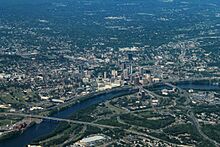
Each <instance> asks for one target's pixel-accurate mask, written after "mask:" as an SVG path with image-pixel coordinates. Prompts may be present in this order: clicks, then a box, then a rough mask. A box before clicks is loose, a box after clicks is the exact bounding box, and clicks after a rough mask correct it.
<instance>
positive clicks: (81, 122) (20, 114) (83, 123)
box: [0, 113, 118, 129]
mask: <svg viewBox="0 0 220 147" xmlns="http://www.w3.org/2000/svg"><path fill="white" fill-rule="evenodd" d="M0 115H5V116H20V117H29V118H38V119H44V120H53V121H58V122H67V123H74V124H81V125H90V126H95V127H101V128H109V129H115V128H118V127H114V126H109V125H101V124H97V123H92V122H84V121H77V120H71V119H64V118H55V117H48V116H40V115H31V114H22V113H0Z"/></svg>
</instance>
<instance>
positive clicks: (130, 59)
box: [128, 53, 133, 61]
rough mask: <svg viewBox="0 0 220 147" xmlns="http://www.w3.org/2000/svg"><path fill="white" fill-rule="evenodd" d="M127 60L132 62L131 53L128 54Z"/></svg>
mask: <svg viewBox="0 0 220 147" xmlns="http://www.w3.org/2000/svg"><path fill="white" fill-rule="evenodd" d="M128 60H129V61H132V60H133V54H132V53H128Z"/></svg>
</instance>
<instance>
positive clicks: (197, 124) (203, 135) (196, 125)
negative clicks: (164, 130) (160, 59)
mask: <svg viewBox="0 0 220 147" xmlns="http://www.w3.org/2000/svg"><path fill="white" fill-rule="evenodd" d="M165 85H167V86H170V87H172V88H177V89H178V90H179V91H180V92H182V93H183V94H184V96H185V97H186V102H185V103H184V105H186V107H185V109H188V114H187V116H188V117H189V118H190V119H191V121H192V123H193V125H194V126H195V127H196V130H197V132H198V133H199V134H200V135H201V136H202V137H203V138H204V139H205V140H208V141H210V142H211V143H213V144H214V145H215V146H216V147H220V143H218V142H216V141H215V140H213V139H211V138H209V137H208V136H207V135H206V134H204V133H203V132H202V130H201V126H200V124H199V122H198V120H197V118H196V117H195V115H194V113H193V111H192V109H191V107H189V106H188V105H189V103H190V102H191V99H190V95H189V93H188V92H186V91H185V90H183V89H181V88H180V87H178V86H175V85H173V84H170V83H165ZM183 108H184V107H183Z"/></svg>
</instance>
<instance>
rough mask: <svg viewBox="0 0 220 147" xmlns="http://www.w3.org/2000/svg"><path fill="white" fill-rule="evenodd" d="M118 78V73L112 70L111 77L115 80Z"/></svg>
mask: <svg viewBox="0 0 220 147" xmlns="http://www.w3.org/2000/svg"><path fill="white" fill-rule="evenodd" d="M117 76H118V71H116V70H112V77H113V78H114V79H115V78H116V77H117Z"/></svg>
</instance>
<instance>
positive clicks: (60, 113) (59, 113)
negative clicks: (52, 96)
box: [0, 86, 137, 147]
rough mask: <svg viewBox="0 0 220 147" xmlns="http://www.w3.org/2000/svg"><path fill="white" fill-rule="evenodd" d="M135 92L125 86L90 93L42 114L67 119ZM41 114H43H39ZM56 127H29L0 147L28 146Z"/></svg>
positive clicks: (43, 124) (52, 125)
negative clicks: (89, 108)
mask: <svg viewBox="0 0 220 147" xmlns="http://www.w3.org/2000/svg"><path fill="white" fill-rule="evenodd" d="M135 92H137V89H135V88H132V87H129V86H126V87H119V88H114V89H111V90H107V91H101V92H98V93H91V94H89V95H86V96H81V97H78V98H74V99H73V100H72V101H69V102H68V103H66V104H64V105H62V106H61V107H59V109H57V108H54V109H52V110H50V111H47V113H44V114H50V116H53V117H57V118H68V117H69V116H71V115H72V114H73V113H75V112H77V111H79V110H82V109H85V108H87V107H89V106H91V105H94V104H98V103H100V102H103V101H105V100H108V99H112V98H114V97H118V96H122V95H127V94H131V93H135ZM41 114H43V112H41ZM47 116H49V115H47ZM56 126H58V123H53V122H50V121H42V123H40V124H35V125H34V126H32V127H29V128H28V129H26V130H25V131H23V133H22V134H18V135H15V136H13V137H12V138H10V139H7V140H3V141H0V146H7V147H12V146H13V147H14V146H18V147H19V146H25V145H27V144H30V143H31V142H32V141H33V140H35V139H37V138H39V137H41V136H44V135H47V134H49V133H50V132H52V131H53V130H54V129H55V128H56ZM18 142H19V144H18Z"/></svg>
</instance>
